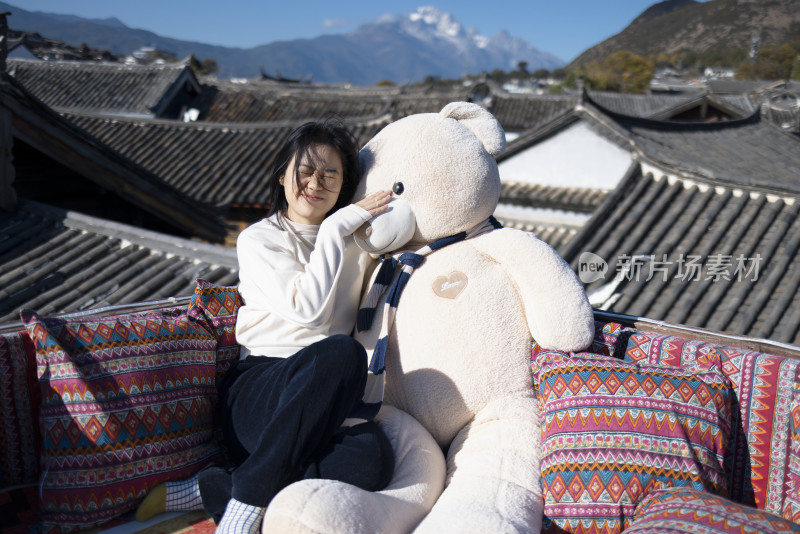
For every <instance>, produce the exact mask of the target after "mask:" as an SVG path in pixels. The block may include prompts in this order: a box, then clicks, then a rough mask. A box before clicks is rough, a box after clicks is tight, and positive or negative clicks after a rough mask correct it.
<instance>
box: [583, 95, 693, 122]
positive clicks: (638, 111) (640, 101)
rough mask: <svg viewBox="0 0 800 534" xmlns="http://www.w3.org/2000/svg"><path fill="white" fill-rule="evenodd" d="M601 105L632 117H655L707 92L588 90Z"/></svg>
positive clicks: (592, 97)
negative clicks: (648, 92)
mask: <svg viewBox="0 0 800 534" xmlns="http://www.w3.org/2000/svg"><path fill="white" fill-rule="evenodd" d="M587 94H588V95H589V96H590V98H591V100H592V101H593V102H595V103H596V104H598V105H599V106H601V107H603V108H604V109H607V110H609V111H613V112H614V113H620V114H622V115H628V116H631V117H645V118H646V117H653V116H654V115H659V114H663V113H666V112H669V111H671V110H674V109H676V108H678V107H681V106H683V105H685V104H687V103H689V102H694V101H697V100H698V99H699V98H702V97H703V95H704V94H705V91H704V90H703V89H699V90H696V91H691V92H684V93H675V94H670V93H656V94H631V93H617V92H611V91H587Z"/></svg>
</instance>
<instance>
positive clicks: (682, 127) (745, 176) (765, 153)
mask: <svg viewBox="0 0 800 534" xmlns="http://www.w3.org/2000/svg"><path fill="white" fill-rule="evenodd" d="M618 122H619V124H621V125H623V126H624V127H625V128H626V129H628V131H629V132H630V134H631V139H632V140H633V143H634V144H635V145H636V147H637V149H638V150H640V151H641V153H642V154H643V155H644V156H645V157H646V158H648V159H650V160H652V161H655V162H657V163H658V164H659V165H660V166H662V167H663V168H668V169H671V170H672V171H674V172H676V173H679V174H682V175H686V176H694V177H698V178H706V179H711V180H714V181H716V182H719V183H725V184H731V185H734V186H739V187H751V188H756V189H765V190H773V191H777V192H788V193H791V194H800V172H798V169H800V138H798V137H797V136H794V135H792V134H789V133H786V132H784V131H782V130H780V129H779V128H778V127H776V126H775V125H773V124H772V123H770V122H769V121H767V120H764V119H762V118H761V117H760V116H759V115H758V114H755V115H754V116H753V117H751V118H749V119H743V120H739V121H727V122H720V123H703V124H669V125H667V124H664V123H657V122H648V121H640V122H637V121H627V120H624V119H623V120H619V121H618Z"/></svg>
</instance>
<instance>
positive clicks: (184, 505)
mask: <svg viewBox="0 0 800 534" xmlns="http://www.w3.org/2000/svg"><path fill="white" fill-rule="evenodd" d="M165 486H166V487H167V503H166V511H167V512H183V511H188V510H202V509H203V499H201V498H200V486H199V485H198V483H197V475H195V476H193V477H192V478H187V479H186V480H179V481H177V482H167V483H166V484H165Z"/></svg>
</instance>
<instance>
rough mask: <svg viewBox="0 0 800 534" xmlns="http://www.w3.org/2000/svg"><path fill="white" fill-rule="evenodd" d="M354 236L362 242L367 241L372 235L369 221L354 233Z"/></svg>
mask: <svg viewBox="0 0 800 534" xmlns="http://www.w3.org/2000/svg"><path fill="white" fill-rule="evenodd" d="M354 235H355V236H356V237H357V238H359V239H362V240H366V239H369V236H371V235H372V225H371V224H370V223H369V221H367V222H365V223H364V224H362V225H361V226H360V227H359V228H358V230H356V231H355V233H354Z"/></svg>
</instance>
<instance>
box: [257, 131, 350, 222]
mask: <svg viewBox="0 0 800 534" xmlns="http://www.w3.org/2000/svg"><path fill="white" fill-rule="evenodd" d="M313 144H321V145H328V146H331V147H333V148H334V149H335V150H336V152H338V153H339V157H340V158H341V159H342V172H343V176H342V188H341V190H340V191H339V196H338V198H337V199H336V204H334V206H333V208H331V210H330V211H329V212H328V213H326V214H325V216H326V217H327V216H328V215H330V214H331V213H333V212H334V211H336V210H338V209H339V208H342V207H344V206H347V205H348V204H350V203H351V202H352V201H353V196H354V195H355V193H356V188H357V187H358V180H359V174H358V143H357V142H356V139H355V137H354V136H353V134H352V133H350V131H349V130H348V129H347V128H345V127H344V125H343V124H342V122H341V121H340V120H339V119H337V118H327V119H325V120H323V121H318V122H307V123H305V124H303V125H301V126H299V127H298V128H296V129H294V130H293V131H292V132H291V133H290V134H289V136H288V137H287V138H286V141H285V142H284V143H283V146H282V147H281V149H280V150H279V151H278V153H277V154H276V155H275V158H274V159H273V160H272V164H271V165H270V168H269V171H268V173H267V201H268V203H269V206H268V208H267V216H268V217H269V216H271V215H274V214H275V213H278V212H284V211H286V208H288V203H287V202H286V195H285V194H284V189H283V186H282V185H281V183H280V178H281V176H283V175H284V174H285V173H286V169H287V167H288V166H289V162H290V161H292V158H295V161H299V160H300V159H301V156H302V155H310V151H311V145H313ZM294 180H295V183H296V184H297V186H298V190H299V189H300V175H299V173H298V172H296V168H295V176H294Z"/></svg>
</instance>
